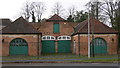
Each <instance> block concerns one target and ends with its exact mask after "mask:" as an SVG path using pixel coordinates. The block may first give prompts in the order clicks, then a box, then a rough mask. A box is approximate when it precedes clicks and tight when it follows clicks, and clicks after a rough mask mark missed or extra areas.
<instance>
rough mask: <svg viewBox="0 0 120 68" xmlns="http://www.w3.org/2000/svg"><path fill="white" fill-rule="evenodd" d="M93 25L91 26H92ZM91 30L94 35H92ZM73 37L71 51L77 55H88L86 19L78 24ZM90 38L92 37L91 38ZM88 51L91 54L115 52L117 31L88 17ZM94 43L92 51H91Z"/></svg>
mask: <svg viewBox="0 0 120 68" xmlns="http://www.w3.org/2000/svg"><path fill="white" fill-rule="evenodd" d="M92 25H93V27H92ZM92 30H93V32H94V36H93V35H92ZM72 37H73V40H72V41H73V42H76V43H74V45H73V51H74V53H75V54H77V55H88V20H85V21H83V22H81V23H80V24H78V25H77V26H76V28H75V32H74V33H73V35H72ZM92 38H94V39H93V40H92ZM90 42H91V43H90V51H91V54H92V52H94V54H110V55H111V54H117V46H118V35H117V31H115V30H114V29H112V28H110V27H108V26H106V25H105V24H103V23H102V22H100V21H98V20H96V19H92V18H91V19H90ZM92 45H94V51H92V50H93V49H92V48H93V46H92Z"/></svg>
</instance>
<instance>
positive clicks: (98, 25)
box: [74, 18, 118, 34]
mask: <svg viewBox="0 0 120 68" xmlns="http://www.w3.org/2000/svg"><path fill="white" fill-rule="evenodd" d="M92 25H93V28H94V33H95V34H115V33H118V32H117V31H116V30H114V29H112V28H110V27H108V26H107V25H105V24H103V23H102V22H100V21H99V20H97V19H92V18H90V33H92ZM78 33H79V34H87V33H88V20H85V21H83V22H81V23H80V24H78V25H77V26H76V27H75V32H74V34H78Z"/></svg>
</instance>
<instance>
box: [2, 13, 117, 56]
mask: <svg viewBox="0 0 120 68" xmlns="http://www.w3.org/2000/svg"><path fill="white" fill-rule="evenodd" d="M87 21H88V20H85V21H83V22H81V23H70V22H66V20H64V19H63V18H61V17H60V16H58V15H56V14H55V15H53V16H52V17H51V18H49V19H47V20H46V21H45V22H42V23H28V22H27V21H26V20H25V19H24V18H22V17H20V18H18V19H17V20H15V21H14V22H12V23H11V24H10V25H9V26H6V27H4V28H3V29H2V39H1V40H2V45H1V46H2V54H1V55H2V56H9V55H28V56H37V55H41V54H44V53H74V54H76V55H88V44H87V43H88V35H87V34H88V30H87V29H88V28H87V27H88V22H87ZM92 22H93V23H92ZM92 25H94V27H92ZM92 28H94V30H93V29H92ZM92 31H94V36H93V35H92ZM90 33H91V34H90V41H91V46H90V47H91V49H90V50H91V54H92V53H93V52H94V54H110V55H112V54H117V48H118V47H117V46H118V44H117V43H118V40H117V39H118V36H117V31H115V30H113V29H111V28H110V27H108V26H106V25H105V24H103V23H102V22H100V21H98V20H96V19H90ZM93 45H94V46H93ZM93 49H94V50H93Z"/></svg>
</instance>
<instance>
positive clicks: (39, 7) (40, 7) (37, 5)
mask: <svg viewBox="0 0 120 68" xmlns="http://www.w3.org/2000/svg"><path fill="white" fill-rule="evenodd" d="M33 6H34V12H35V13H36V19H37V20H38V22H40V21H41V17H42V15H43V13H44V12H45V10H46V8H45V5H44V3H43V2H33Z"/></svg>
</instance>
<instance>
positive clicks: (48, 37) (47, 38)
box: [42, 35, 55, 40]
mask: <svg viewBox="0 0 120 68" xmlns="http://www.w3.org/2000/svg"><path fill="white" fill-rule="evenodd" d="M42 40H55V37H54V36H49V35H46V36H42Z"/></svg>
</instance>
